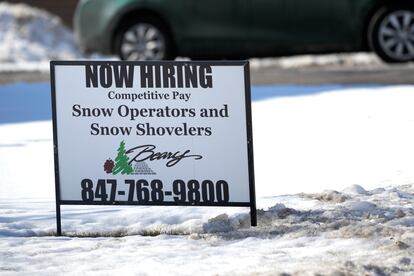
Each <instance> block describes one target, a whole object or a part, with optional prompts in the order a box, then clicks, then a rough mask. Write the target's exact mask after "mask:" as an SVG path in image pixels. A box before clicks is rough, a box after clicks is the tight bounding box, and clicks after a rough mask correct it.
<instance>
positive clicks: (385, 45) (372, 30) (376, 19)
mask: <svg viewBox="0 0 414 276" xmlns="http://www.w3.org/2000/svg"><path fill="white" fill-rule="evenodd" d="M368 39H369V44H370V47H371V49H372V50H373V51H374V52H375V53H377V55H378V56H379V57H380V58H381V59H382V60H384V61H385V62H389V63H402V62H409V61H412V60H414V8H413V6H407V5H404V6H400V5H398V6H391V7H383V8H381V9H380V10H378V12H376V13H375V15H374V16H373V17H372V19H371V22H370V24H369V27H368Z"/></svg>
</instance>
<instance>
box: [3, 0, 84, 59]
mask: <svg viewBox="0 0 414 276" xmlns="http://www.w3.org/2000/svg"><path fill="white" fill-rule="evenodd" d="M0 41H1V43H0V63H3V66H5V65H4V63H13V64H15V63H17V64H18V63H21V62H23V63H28V62H36V63H39V62H47V61H49V60H52V59H79V58H82V57H83V55H82V53H81V52H80V51H79V49H78V47H77V46H76V44H75V41H74V37H73V34H72V32H71V31H70V30H69V29H68V28H66V27H65V26H64V25H63V24H62V23H61V21H60V20H59V18H58V17H56V16H53V15H51V14H50V13H48V12H46V11H43V10H40V9H37V8H33V7H29V6H27V5H24V4H15V5H12V4H8V3H4V2H2V3H0ZM29 65H30V63H29Z"/></svg>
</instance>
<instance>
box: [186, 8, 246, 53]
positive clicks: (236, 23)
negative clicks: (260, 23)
mask: <svg viewBox="0 0 414 276" xmlns="http://www.w3.org/2000/svg"><path fill="white" fill-rule="evenodd" d="M249 2H250V0H209V1H206V0H191V4H190V6H191V8H190V10H191V14H189V15H188V19H187V24H186V26H185V28H186V35H185V37H186V40H187V43H186V45H187V46H188V47H190V50H191V52H192V53H193V55H195V56H204V57H205V56H223V57H230V56H234V55H239V54H242V53H244V52H245V51H244V48H245V44H246V40H247V38H248V30H249V21H250V17H249V9H248V8H249Z"/></svg>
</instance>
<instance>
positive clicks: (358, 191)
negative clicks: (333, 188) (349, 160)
mask: <svg viewBox="0 0 414 276" xmlns="http://www.w3.org/2000/svg"><path fill="white" fill-rule="evenodd" d="M343 192H344V193H347V194H351V195H366V194H367V191H366V190H365V189H364V188H363V187H362V186H360V185H356V184H354V185H352V186H349V187H347V188H345V189H344V190H343Z"/></svg>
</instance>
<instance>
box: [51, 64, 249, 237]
mask: <svg viewBox="0 0 414 276" xmlns="http://www.w3.org/2000/svg"><path fill="white" fill-rule="evenodd" d="M121 64H129V65H163V64H174V65H206V64H208V65H210V66H242V67H243V68H244V89H245V109H246V130H247V141H246V142H247V143H246V144H247V153H248V163H249V164H248V168H249V194H250V202H229V203H218V202H217V203H203V202H200V203H197V204H193V203H190V202H188V203H176V202H163V203H155V202H149V203H145V204H142V203H138V202H127V201H115V202H111V201H107V202H102V201H93V202H84V201H72V200H61V199H60V174H59V146H58V145H59V143H58V135H57V132H58V130H57V109H56V80H55V66H60V65H66V66H71V65H73V66H79V65H121ZM50 83H51V94H52V97H51V99H52V117H53V149H54V161H55V162H54V164H55V166H54V167H55V195H56V226H57V227H56V228H57V235H58V236H61V235H62V230H61V229H62V228H61V214H60V213H61V211H60V206H61V205H121V206H125V205H128V206H220V207H250V218H251V225H252V226H256V225H257V215H256V195H255V182H254V162H253V131H252V115H251V114H252V112H251V91H250V70H249V62H248V61H148V62H138V61H51V62H50Z"/></svg>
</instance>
